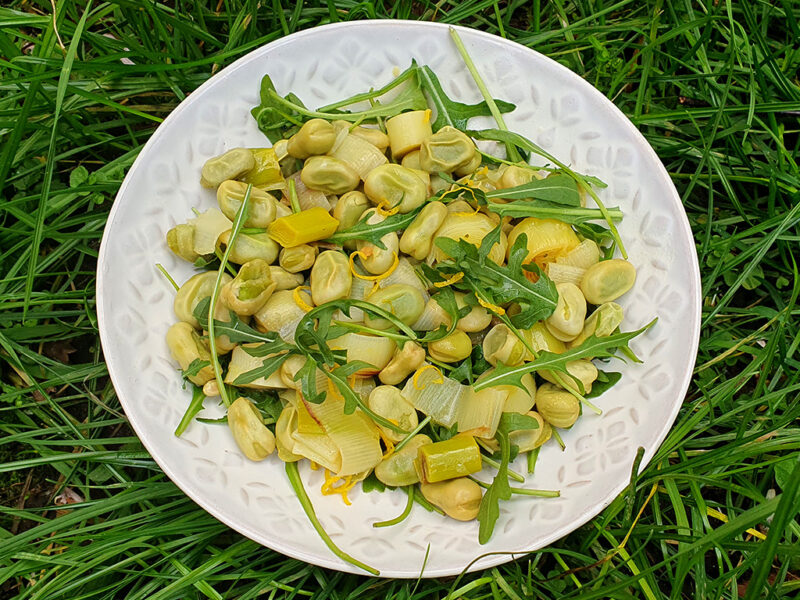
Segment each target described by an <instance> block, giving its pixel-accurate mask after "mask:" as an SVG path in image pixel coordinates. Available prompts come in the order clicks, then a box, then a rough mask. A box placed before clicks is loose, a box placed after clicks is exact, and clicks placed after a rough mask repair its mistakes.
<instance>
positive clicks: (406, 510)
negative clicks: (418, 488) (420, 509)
mask: <svg viewBox="0 0 800 600" xmlns="http://www.w3.org/2000/svg"><path fill="white" fill-rule="evenodd" d="M403 490H405V492H406V494H408V502H406V507H405V508H404V509H403V512H401V513H400V514H399V515H398V516H396V517H395V518H394V519H389V520H388V521H378V522H377V523H373V524H372V526H373V527H391V526H392V525H397V524H398V523H402V522H403V521H405V519H406V517H407V516H408V515H410V514H411V508H412V507H413V506H414V486H413V485H408V486H406V487H404V488H403Z"/></svg>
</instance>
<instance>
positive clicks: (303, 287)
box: [292, 285, 314, 312]
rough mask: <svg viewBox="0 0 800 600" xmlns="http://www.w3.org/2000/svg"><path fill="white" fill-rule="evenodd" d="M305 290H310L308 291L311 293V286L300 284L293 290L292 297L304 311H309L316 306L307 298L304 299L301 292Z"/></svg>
mask: <svg viewBox="0 0 800 600" xmlns="http://www.w3.org/2000/svg"><path fill="white" fill-rule="evenodd" d="M303 290H308V292H309V293H311V288H310V287H308V286H307V285H298V286H297V287H296V288H294V291H293V292H292V299H293V300H294V303H295V304H297V306H299V307H300V308H301V309H303V312H308V311H310V310H311V309H312V308H314V307H313V306H310V305H309V304H308V303H307V302H306V301H305V300H303V297H302V296H301V295H300V292H302V291H303Z"/></svg>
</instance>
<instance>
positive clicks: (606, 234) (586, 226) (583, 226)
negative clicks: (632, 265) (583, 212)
mask: <svg viewBox="0 0 800 600" xmlns="http://www.w3.org/2000/svg"><path fill="white" fill-rule="evenodd" d="M573 225H574V227H575V231H576V232H577V233H578V235H580V236H581V237H583V238H584V239H587V240H592V241H593V242H596V243H597V245H598V246H600V249H601V250H602V249H603V247H604V246H605V245H606V243H607V242H613V241H614V236H613V235H611V232H610V231H609V230H608V229H606V228H605V227H603V226H602V225H598V224H597V223H579V224H576V223H573ZM613 247H614V246H613V244H612V245H611V248H613ZM612 256H613V252H612V253H610V254H609V253H607V254H606V255H605V257H604V258H611V257H612Z"/></svg>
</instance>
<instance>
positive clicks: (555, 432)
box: [552, 427, 567, 450]
mask: <svg viewBox="0 0 800 600" xmlns="http://www.w3.org/2000/svg"><path fill="white" fill-rule="evenodd" d="M552 429H553V437H554V438H555V440H556V441H557V442H558V445H559V446H561V449H562V450H566V448H567V445H566V444H565V443H564V440H562V439H561V435H560V434H559V433H558V430H557V429H556V428H555V427H553V428H552Z"/></svg>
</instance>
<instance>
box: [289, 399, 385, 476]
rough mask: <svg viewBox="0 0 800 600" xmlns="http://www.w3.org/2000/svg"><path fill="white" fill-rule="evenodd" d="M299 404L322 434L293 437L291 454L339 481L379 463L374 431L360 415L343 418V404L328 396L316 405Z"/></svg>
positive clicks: (376, 430) (379, 447) (355, 414)
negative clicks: (315, 464) (319, 466)
mask: <svg viewBox="0 0 800 600" xmlns="http://www.w3.org/2000/svg"><path fill="white" fill-rule="evenodd" d="M303 403H304V406H305V409H306V410H307V411H308V413H309V415H310V416H311V417H312V418H313V420H314V421H315V422H316V423H318V424H319V426H320V427H321V428H322V430H323V432H324V433H300V431H299V430H298V431H297V432H295V433H293V434H292V438H293V439H294V440H295V446H294V448H293V449H292V451H293V452H294V453H296V454H300V455H301V456H305V457H306V458H308V459H309V460H313V461H314V462H316V463H318V464H320V465H322V466H323V467H325V468H326V469H328V470H330V471H332V472H333V473H334V474H335V475H337V476H340V477H343V476H345V475H355V474H357V473H362V472H364V471H367V470H369V469H372V468H374V467H375V466H376V465H377V464H378V463H379V462H380V461H381V457H382V452H381V446H380V436H379V435H378V428H377V426H376V425H375V424H374V423H372V422H371V421H370V420H369V419H365V418H364V416H363V414H362V413H359V412H355V413H352V414H349V415H346V414H344V401H343V400H342V399H340V398H337V397H336V396H334V395H332V394H328V397H327V398H326V399H325V401H324V402H322V403H320V404H312V403H310V402H307V401H303ZM298 415H299V413H298ZM298 420H299V419H298Z"/></svg>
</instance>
